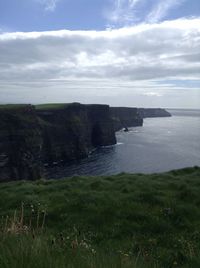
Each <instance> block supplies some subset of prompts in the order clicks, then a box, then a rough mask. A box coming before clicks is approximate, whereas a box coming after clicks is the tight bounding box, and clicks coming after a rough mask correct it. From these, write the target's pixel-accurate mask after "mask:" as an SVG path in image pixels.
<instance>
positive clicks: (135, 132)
mask: <svg viewBox="0 0 200 268" xmlns="http://www.w3.org/2000/svg"><path fill="white" fill-rule="evenodd" d="M168 111H169V112H170V113H171V114H172V117H166V118H147V119H144V125H143V126H142V127H133V128H130V131H129V132H123V131H119V132H117V133H116V136H117V144H116V145H114V146H108V147H103V148H99V149H97V150H96V151H94V152H93V153H92V154H91V155H90V156H89V157H88V158H87V159H84V160H82V161H80V162H79V163H76V164H70V165H65V166H57V167H53V168H49V169H48V170H47V177H49V178H62V177H68V176H74V175H111V174H118V173H121V172H128V173H154V172H163V171H169V170H172V169H179V168H184V167H190V166H195V165H198V166H200V110H178V109H174V110H170V109H168Z"/></svg>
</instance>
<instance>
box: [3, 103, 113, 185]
mask: <svg viewBox="0 0 200 268" xmlns="http://www.w3.org/2000/svg"><path fill="white" fill-rule="evenodd" d="M115 143H116V138H115V131H114V127H113V123H112V120H111V119H110V112H109V106H107V105H81V104H78V103H76V104H69V105H64V106H63V107H60V108H59V106H58V107H56V108H53V109H52V108H51V109H50V108H48V107H47V108H42V109H40V108H39V109H36V110H35V107H34V106H31V105H23V106H17V107H16V106H10V107H5V108H1V109H0V181H2V180H18V179H39V178H40V177H41V176H42V170H43V169H42V167H43V165H44V164H49V165H51V164H55V163H59V162H60V161H62V162H69V161H72V160H77V159H81V158H83V157H86V156H87V155H88V153H89V151H90V150H92V149H93V148H95V147H98V146H104V145H111V144H115Z"/></svg>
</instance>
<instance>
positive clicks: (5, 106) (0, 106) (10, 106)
mask: <svg viewBox="0 0 200 268" xmlns="http://www.w3.org/2000/svg"><path fill="white" fill-rule="evenodd" d="M27 105H28V104H0V109H6V110H12V109H21V108H25V107H27Z"/></svg>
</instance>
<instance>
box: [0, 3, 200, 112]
mask: <svg viewBox="0 0 200 268" xmlns="http://www.w3.org/2000/svg"><path fill="white" fill-rule="evenodd" d="M73 101H77V102H82V103H108V104H110V105H118V106H138V107H171V108H175V107H177V108H200V1H199V0H14V1H13V0H6V1H5V0H0V103H46V102H73Z"/></svg>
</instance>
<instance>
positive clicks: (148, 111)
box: [138, 108, 171, 118]
mask: <svg viewBox="0 0 200 268" xmlns="http://www.w3.org/2000/svg"><path fill="white" fill-rule="evenodd" d="M138 113H139V115H140V116H141V117H142V118H147V117H169V116H171V114H170V113H169V112H168V111H166V110H165V109H161V108H138Z"/></svg>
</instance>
